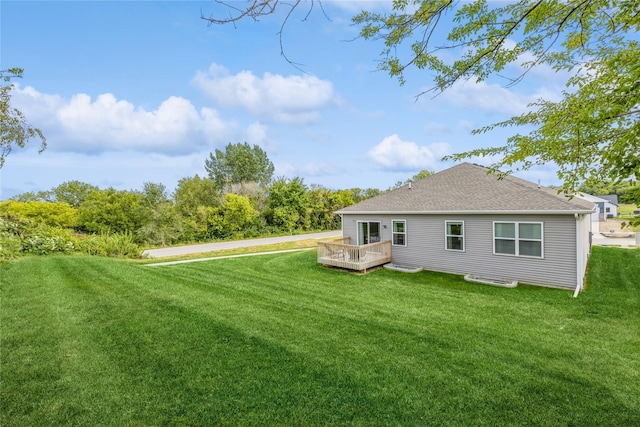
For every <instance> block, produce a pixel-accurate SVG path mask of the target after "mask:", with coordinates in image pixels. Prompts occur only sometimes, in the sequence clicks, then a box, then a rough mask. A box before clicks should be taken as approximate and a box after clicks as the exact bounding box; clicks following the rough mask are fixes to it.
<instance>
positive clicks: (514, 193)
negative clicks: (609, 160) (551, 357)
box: [337, 163, 595, 295]
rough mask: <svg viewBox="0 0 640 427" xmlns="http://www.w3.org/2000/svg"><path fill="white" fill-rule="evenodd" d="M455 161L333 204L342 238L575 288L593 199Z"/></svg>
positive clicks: (478, 271) (401, 255)
mask: <svg viewBox="0 0 640 427" xmlns="http://www.w3.org/2000/svg"><path fill="white" fill-rule="evenodd" d="M488 172H489V170H488V169H487V168H485V167H482V166H478V165H474V164H470V163H462V164H460V165H457V166H454V167H452V168H450V169H447V170H444V171H442V172H439V173H436V174H434V175H431V176H429V177H426V178H424V179H422V180H419V181H417V182H414V183H411V184H407V185H404V186H402V187H399V188H396V189H394V190H391V191H389V192H386V193H383V194H380V195H379V196H376V197H373V198H371V199H367V200H364V201H362V202H360V203H357V204H355V205H352V206H349V207H346V208H344V209H341V210H339V211H337V213H338V214H340V215H341V217H342V235H343V241H348V242H350V243H351V244H353V245H358V246H360V245H371V244H374V243H376V242H384V241H390V245H391V254H390V259H391V262H392V263H393V264H397V265H404V266H414V267H422V268H424V269H426V270H433V271H440V272H446V273H456V274H473V275H478V276H482V277H488V278H494V279H499V280H509V281H511V280H517V281H519V282H522V283H528V284H533V285H541V286H549V287H556V288H562V289H571V290H575V295H577V293H578V292H579V291H580V290H581V289H582V287H583V281H584V275H585V271H586V266H587V258H588V256H589V253H590V249H591V245H590V233H591V221H590V215H591V213H593V212H594V209H595V205H594V204H593V203H590V202H587V201H585V200H582V199H579V198H573V199H570V198H568V197H565V196H563V195H558V194H557V192H556V191H555V190H552V189H548V188H544V187H539V186H538V185H536V184H533V183H531V182H528V181H525V180H522V179H519V178H516V177H513V176H505V177H503V178H501V179H499V178H498V176H497V175H495V174H489V173H488Z"/></svg>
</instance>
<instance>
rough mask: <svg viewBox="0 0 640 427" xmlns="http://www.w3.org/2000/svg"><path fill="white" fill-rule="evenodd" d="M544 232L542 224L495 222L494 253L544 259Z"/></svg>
mask: <svg viewBox="0 0 640 427" xmlns="http://www.w3.org/2000/svg"><path fill="white" fill-rule="evenodd" d="M542 236H543V232H542V223H541V222H494V223H493V252H494V253H495V254H500V255H514V256H525V257H535V258H542V256H543V238H542Z"/></svg>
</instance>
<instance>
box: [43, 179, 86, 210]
mask: <svg viewBox="0 0 640 427" xmlns="http://www.w3.org/2000/svg"><path fill="white" fill-rule="evenodd" d="M92 190H98V187H96V186H95V185H91V184H87V183H86V182H81V181H67V182H63V183H62V184H60V185H58V186H57V187H54V188H52V189H51V191H50V192H49V193H50V194H51V195H52V196H53V199H54V200H55V201H57V202H64V203H68V204H70V205H71V206H73V207H74V208H78V207H80V205H81V204H82V203H84V201H85V199H86V198H87V197H88V196H89V193H90V192H91V191H92Z"/></svg>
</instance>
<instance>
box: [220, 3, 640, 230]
mask: <svg viewBox="0 0 640 427" xmlns="http://www.w3.org/2000/svg"><path fill="white" fill-rule="evenodd" d="M302 4H307V5H309V4H310V5H311V6H310V7H311V8H313V5H314V1H307V2H304V1H301V0H297V1H294V2H292V3H282V2H279V1H277V0H271V1H269V0H254V1H249V2H247V3H245V5H246V6H244V7H240V8H238V7H237V6H236V5H233V6H230V9H229V11H230V12H231V15H227V16H226V17H222V18H214V17H212V18H208V19H209V22H211V23H225V22H235V21H237V20H239V19H242V18H245V17H249V18H252V19H258V18H259V17H260V16H264V15H269V14H272V13H274V12H275V10H276V9H278V8H280V7H289V8H290V9H289V11H288V12H287V14H286V15H285V16H286V18H285V22H284V23H286V20H287V19H288V18H289V17H290V16H291V14H292V11H293V9H295V8H297V7H299V6H300V5H302ZM353 22H354V23H355V24H356V25H358V26H360V35H361V36H362V37H363V38H364V39H366V40H374V41H382V44H383V48H382V51H381V60H380V62H379V69H380V70H383V71H385V72H387V73H389V75H390V76H392V77H395V78H398V80H399V82H400V84H404V83H405V78H406V75H407V71H408V70H410V69H413V68H417V69H425V70H430V71H431V72H433V74H434V83H433V86H432V87H431V88H430V89H428V90H427V91H425V92H423V93H421V94H419V96H420V95H422V94H424V93H427V92H431V93H434V94H438V93H440V92H442V91H444V90H447V89H448V88H450V87H452V86H453V85H454V84H456V83H457V82H460V81H465V80H474V81H476V82H479V81H483V80H486V79H488V78H489V77H492V76H499V77H506V78H507V79H508V80H507V83H508V85H512V84H516V83H518V82H520V81H521V80H522V79H524V78H525V77H526V75H527V73H528V72H529V71H530V70H531V69H533V68H534V67H536V66H541V65H543V66H548V67H551V68H552V69H553V70H555V71H557V72H560V71H563V72H566V73H568V74H569V75H570V76H571V77H570V78H569V79H568V81H567V83H566V88H565V90H564V91H563V92H562V99H560V100H559V101H549V100H544V99H539V100H537V101H536V102H534V103H532V104H531V105H530V106H529V107H530V110H529V111H528V112H526V113H524V114H521V115H519V116H515V117H512V118H510V119H508V120H505V121H502V122H499V123H495V124H492V125H488V126H485V127H483V128H481V129H477V130H476V131H475V132H474V133H476V134H478V133H484V132H489V131H492V130H494V129H496V128H503V127H511V126H515V127H520V128H523V129H525V131H524V132H523V133H516V134H514V135H513V136H511V137H509V138H508V139H507V141H506V143H505V144H504V145H500V146H497V147H488V148H480V149H476V150H470V151H467V152H464V153H459V154H455V155H452V156H449V158H450V159H453V160H460V159H464V158H469V157H472V156H491V158H492V159H497V160H495V161H494V163H493V164H492V169H493V170H494V171H498V170H503V171H504V173H510V172H513V171H514V170H526V169H529V168H531V167H532V166H533V165H536V164H546V163H554V164H556V165H557V166H558V176H559V178H560V179H561V180H562V181H563V190H564V191H565V192H567V193H573V192H575V191H576V189H577V188H578V187H579V186H580V185H581V183H582V182H583V181H587V183H595V182H599V181H601V180H603V179H610V180H612V181H614V182H619V181H622V180H625V179H629V178H632V177H635V179H636V180H638V179H640V124H639V122H638V117H639V116H640V108H639V106H640V65H639V64H640V44H639V42H638V37H637V35H638V32H639V30H640V14H639V13H638V2H637V0H567V1H557V0H537V1H530V0H520V1H514V2H508V3H505V2H496V3H489V2H488V1H486V0H470V1H469V2H463V3H459V2H456V1H453V0H394V2H393V10H392V11H391V12H390V13H374V12H370V11H362V12H360V13H359V14H357V15H356V16H354V18H353ZM284 23H283V25H284ZM444 34H446V37H442V36H443V35H444ZM510 64H519V65H521V67H522V68H521V71H519V72H517V73H515V74H514V75H512V76H506V75H505V74H506V72H507V68H506V67H507V65H510ZM635 222H637V223H640V217H639V218H637V219H636V221H635Z"/></svg>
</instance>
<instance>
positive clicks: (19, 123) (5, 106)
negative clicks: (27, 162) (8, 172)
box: [0, 68, 47, 169]
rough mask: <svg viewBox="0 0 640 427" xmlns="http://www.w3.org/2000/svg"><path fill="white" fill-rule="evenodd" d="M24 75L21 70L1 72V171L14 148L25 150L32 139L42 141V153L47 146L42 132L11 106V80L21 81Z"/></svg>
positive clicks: (13, 69) (12, 87) (11, 69)
mask: <svg viewBox="0 0 640 427" xmlns="http://www.w3.org/2000/svg"><path fill="white" fill-rule="evenodd" d="M22 73H23V70H22V69H21V68H10V69H8V70H0V169H1V168H2V166H4V160H5V158H6V157H7V156H8V155H9V153H11V149H12V148H13V147H14V146H18V147H20V148H23V147H24V145H25V144H26V143H27V141H29V139H31V138H38V139H40V141H41V145H40V152H42V151H44V149H45V148H46V146H47V140H46V138H45V137H44V135H43V134H42V131H41V130H40V129H38V128H35V127H33V126H31V125H30V124H29V123H28V122H27V120H26V118H25V117H24V114H22V112H21V111H20V110H18V109H17V108H14V107H12V106H11V91H12V90H13V89H14V85H13V83H11V80H13V79H21V78H22Z"/></svg>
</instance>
